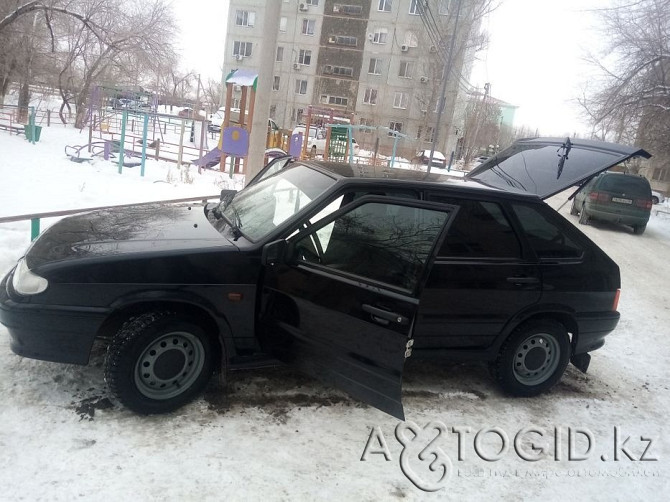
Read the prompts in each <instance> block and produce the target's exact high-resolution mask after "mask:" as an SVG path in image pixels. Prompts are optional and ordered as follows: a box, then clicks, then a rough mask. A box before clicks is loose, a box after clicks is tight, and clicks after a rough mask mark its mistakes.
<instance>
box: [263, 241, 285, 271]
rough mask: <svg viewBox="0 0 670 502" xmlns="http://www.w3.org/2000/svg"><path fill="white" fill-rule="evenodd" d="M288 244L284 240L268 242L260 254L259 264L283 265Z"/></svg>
mask: <svg viewBox="0 0 670 502" xmlns="http://www.w3.org/2000/svg"><path fill="white" fill-rule="evenodd" d="M288 248H289V244H288V242H287V241H286V240H284V239H280V240H278V241H272V242H268V243H267V244H266V245H265V246H264V247H263V252H262V254H261V263H262V264H263V265H273V264H275V263H285V262H286V257H287V256H288Z"/></svg>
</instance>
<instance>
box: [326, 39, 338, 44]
mask: <svg viewBox="0 0 670 502" xmlns="http://www.w3.org/2000/svg"><path fill="white" fill-rule="evenodd" d="M336 42H337V37H328V43H329V44H334V43H336Z"/></svg>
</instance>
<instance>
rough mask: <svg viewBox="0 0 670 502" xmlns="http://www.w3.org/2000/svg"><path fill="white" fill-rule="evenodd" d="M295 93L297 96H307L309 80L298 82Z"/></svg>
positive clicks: (296, 82)
mask: <svg viewBox="0 0 670 502" xmlns="http://www.w3.org/2000/svg"><path fill="white" fill-rule="evenodd" d="M295 93H296V94H307V80H296V81H295Z"/></svg>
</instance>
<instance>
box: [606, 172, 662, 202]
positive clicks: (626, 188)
mask: <svg viewBox="0 0 670 502" xmlns="http://www.w3.org/2000/svg"><path fill="white" fill-rule="evenodd" d="M598 190H605V191H608V192H615V193H620V194H623V193H625V194H627V195H630V196H631V197H638V198H648V197H649V195H650V193H651V188H649V183H648V182H647V180H645V179H644V178H641V177H634V176H625V175H622V174H610V175H607V176H603V177H602V179H601V180H600V183H599V184H598Z"/></svg>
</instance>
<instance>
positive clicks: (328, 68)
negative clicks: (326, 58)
mask: <svg viewBox="0 0 670 502" xmlns="http://www.w3.org/2000/svg"><path fill="white" fill-rule="evenodd" d="M323 73H327V74H330V73H333V67H332V66H331V65H329V64H327V65H326V66H324V67H323Z"/></svg>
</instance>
